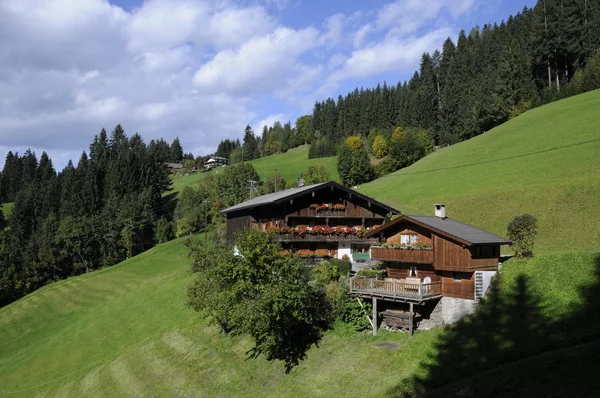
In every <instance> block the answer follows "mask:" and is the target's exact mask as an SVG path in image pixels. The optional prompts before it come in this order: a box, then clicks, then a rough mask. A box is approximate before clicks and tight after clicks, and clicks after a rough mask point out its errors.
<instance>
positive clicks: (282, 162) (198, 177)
mask: <svg viewBox="0 0 600 398" xmlns="http://www.w3.org/2000/svg"><path fill="white" fill-rule="evenodd" d="M308 149H309V147H308V145H303V146H300V147H298V148H294V149H290V150H289V151H287V152H286V153H278V154H275V155H271V156H266V157H264V158H259V159H254V160H250V161H249V162H248V163H250V164H251V165H252V166H254V168H255V169H256V172H257V173H258V175H259V176H260V178H261V179H262V180H265V179H267V178H270V177H274V176H275V175H279V176H281V177H283V178H285V180H286V181H295V180H296V179H297V178H298V177H300V174H302V172H303V171H305V170H306V169H307V168H308V166H325V167H326V168H327V170H328V171H329V175H330V176H331V179H332V180H336V181H338V180H339V179H340V176H339V174H338V172H337V160H336V159H337V158H336V157H335V156H332V157H328V158H319V159H309V158H308ZM220 171H221V170H220V169H219V168H217V169H214V170H212V171H210V172H207V173H204V172H198V173H194V174H189V175H186V176H176V177H173V190H174V191H175V192H179V191H181V190H182V189H183V187H185V186H188V185H189V186H195V185H197V184H201V183H202V181H203V180H204V178H205V177H206V176H207V175H209V174H216V173H219V172H220Z"/></svg>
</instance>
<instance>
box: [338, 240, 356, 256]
mask: <svg viewBox="0 0 600 398" xmlns="http://www.w3.org/2000/svg"><path fill="white" fill-rule="evenodd" d="M344 255H347V256H348V258H349V259H350V260H352V249H350V243H346V242H338V251H337V258H339V259H341V258H342V257H344Z"/></svg>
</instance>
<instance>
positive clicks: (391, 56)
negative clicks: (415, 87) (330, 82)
mask: <svg viewBox="0 0 600 398" xmlns="http://www.w3.org/2000/svg"><path fill="white" fill-rule="evenodd" d="M450 34H452V31H451V30H449V29H440V30H436V31H433V32H430V33H427V34H425V35H424V36H421V37H411V38H399V37H397V36H394V35H389V36H387V37H386V39H385V40H384V41H382V42H379V43H376V44H374V45H372V46H370V47H367V48H363V49H360V50H356V51H354V52H353V53H352V56H351V57H350V58H349V59H348V60H346V62H345V63H344V66H343V68H342V69H341V71H340V72H339V75H337V78H338V79H347V78H362V77H366V76H372V75H377V74H380V73H383V72H387V71H389V70H392V69H395V70H398V71H407V70H414V69H415V62H418V60H419V58H420V56H421V55H422V54H423V53H424V52H429V51H433V50H434V49H435V48H437V47H439V46H440V43H442V42H443V40H444V39H445V38H447V37H448V36H449V35H450Z"/></svg>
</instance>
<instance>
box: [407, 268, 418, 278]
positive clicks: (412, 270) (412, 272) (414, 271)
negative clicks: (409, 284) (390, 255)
mask: <svg viewBox="0 0 600 398" xmlns="http://www.w3.org/2000/svg"><path fill="white" fill-rule="evenodd" d="M408 276H410V277H411V278H414V277H416V276H417V267H415V266H414V265H411V266H410V269H409V271H408Z"/></svg>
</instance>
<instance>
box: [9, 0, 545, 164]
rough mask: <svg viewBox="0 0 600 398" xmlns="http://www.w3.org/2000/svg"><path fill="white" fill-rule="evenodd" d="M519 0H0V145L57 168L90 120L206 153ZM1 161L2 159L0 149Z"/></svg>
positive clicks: (90, 130)
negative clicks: (44, 158) (33, 155)
mask: <svg viewBox="0 0 600 398" xmlns="http://www.w3.org/2000/svg"><path fill="white" fill-rule="evenodd" d="M534 4H535V1H533V0H485V1H483V0H395V1H391V0H320V1H317V0H146V1H141V0H110V1H109V0H1V1H0V157H1V159H4V157H5V156H6V153H7V152H8V151H9V150H12V151H13V152H15V151H18V152H19V153H22V152H23V151H24V150H25V149H27V148H31V149H32V150H34V151H36V153H37V155H38V156H39V155H40V154H41V152H42V151H44V150H45V151H46V152H48V154H49V155H50V156H51V158H52V159H53V161H54V165H55V167H56V168H57V169H58V170H60V169H62V167H64V166H65V165H66V163H67V162H68V160H69V159H73V161H74V162H75V163H76V161H77V160H78V159H79V157H80V155H81V152H82V151H83V150H87V148H88V147H89V144H90V143H91V142H92V139H93V137H94V135H95V134H97V133H98V132H99V131H100V130H101V129H102V128H103V127H104V128H106V130H107V131H109V132H110V131H111V130H112V129H113V128H114V126H115V125H117V124H121V125H122V126H123V127H124V129H125V131H126V132H127V133H128V134H129V135H132V134H134V133H136V132H139V133H140V134H141V135H142V137H143V138H144V139H145V140H146V142H149V141H150V140H151V139H156V138H161V137H162V138H164V139H165V140H166V141H168V142H171V141H172V140H173V139H174V138H175V137H179V139H180V141H181V143H182V145H183V148H184V150H185V151H186V152H192V153H193V154H194V155H206V154H210V153H212V152H213V151H214V150H215V149H216V146H217V145H218V143H219V142H220V141H221V140H223V139H226V138H233V139H235V138H240V139H241V137H242V135H243V132H244V127H245V126H246V125H248V124H249V125H251V126H252V127H253V128H254V129H255V131H256V132H257V133H259V134H260V130H261V129H262V126H263V125H265V124H267V125H272V124H273V122H275V121H277V120H278V121H280V122H282V123H284V122H287V121H291V122H292V124H293V123H294V121H295V119H296V118H297V117H299V116H302V115H304V114H310V113H311V112H312V107H313V105H314V103H315V102H316V101H321V100H324V99H326V98H327V97H333V98H337V96H338V95H339V94H342V95H344V94H346V93H347V92H349V91H351V90H353V89H354V87H373V86H375V85H376V84H377V83H379V82H383V81H387V82H388V83H389V84H396V83H397V82H398V81H404V80H406V79H409V78H410V77H411V76H412V74H413V73H414V71H415V70H417V69H418V67H419V59H420V57H421V55H422V54H423V52H433V51H434V50H435V49H441V47H442V44H443V42H444V40H445V39H446V38H448V37H451V38H452V39H453V40H456V38H457V36H458V33H459V32H460V30H461V29H465V30H467V31H468V30H470V29H471V28H472V27H473V26H475V25H479V26H483V25H484V24H486V23H494V22H498V23H499V22H501V21H502V20H505V19H507V18H508V16H510V15H511V14H514V13H516V12H518V11H520V10H522V9H523V7H524V6H528V7H532V6H533V5H534ZM0 162H1V163H3V161H0Z"/></svg>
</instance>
